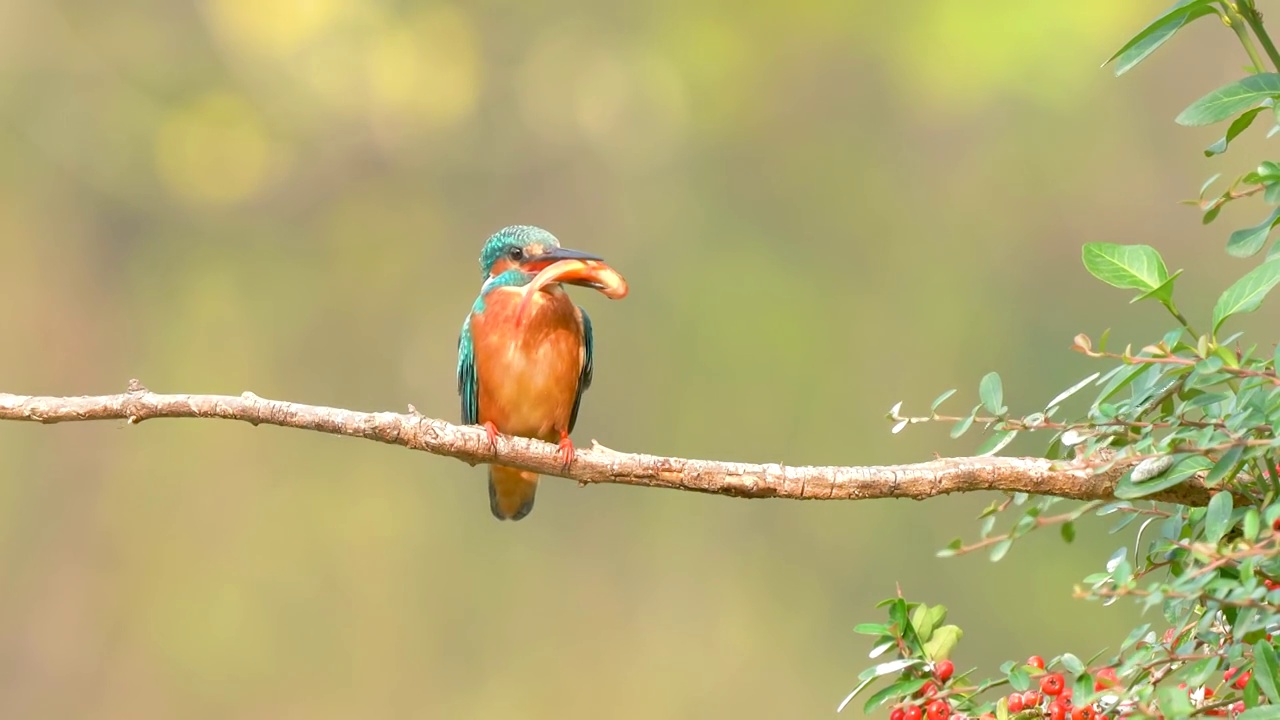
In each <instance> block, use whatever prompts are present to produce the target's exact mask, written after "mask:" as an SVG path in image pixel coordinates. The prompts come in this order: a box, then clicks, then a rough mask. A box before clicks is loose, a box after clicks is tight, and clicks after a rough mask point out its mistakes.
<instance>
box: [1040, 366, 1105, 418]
mask: <svg viewBox="0 0 1280 720" xmlns="http://www.w3.org/2000/svg"><path fill="white" fill-rule="evenodd" d="M1101 374H1102V373H1101V372H1095V373H1094V374H1092V375H1090V376H1089V377H1087V378H1085V379H1083V380H1081V381H1080V382H1078V383H1076V384H1075V385H1072V386H1071V387H1069V388H1067V389H1066V390H1063V391H1062V392H1060V393H1058V394H1057V395H1056V396H1054V398H1053V399H1052V400H1050V401H1049V403H1048V404H1047V405H1045V406H1044V409H1045V412H1048V411H1050V410H1052V409H1053V408H1056V407H1057V406H1058V405H1059V404H1061V403H1062V401H1064V400H1066V399H1067V398H1069V397H1071V396H1072V395H1075V394H1076V393H1077V392H1079V391H1080V390H1082V389H1083V388H1084V386H1086V385H1088V384H1089V383H1091V382H1093V381H1094V380H1097V379H1098V376H1099V375H1101Z"/></svg>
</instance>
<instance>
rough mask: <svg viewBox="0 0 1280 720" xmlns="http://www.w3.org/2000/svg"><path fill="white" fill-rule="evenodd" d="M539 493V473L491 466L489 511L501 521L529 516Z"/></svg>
mask: <svg viewBox="0 0 1280 720" xmlns="http://www.w3.org/2000/svg"><path fill="white" fill-rule="evenodd" d="M537 492H538V473H536V472H529V471H528V470H517V469H515V468H511V467H505V466H503V465H490V466H489V510H490V511H491V512H492V513H493V516H494V517H496V518H498V519H499V520H519V519H521V518H523V517H524V516H525V515H528V514H529V511H530V510H533V499H534V495H535V494H536V493H537Z"/></svg>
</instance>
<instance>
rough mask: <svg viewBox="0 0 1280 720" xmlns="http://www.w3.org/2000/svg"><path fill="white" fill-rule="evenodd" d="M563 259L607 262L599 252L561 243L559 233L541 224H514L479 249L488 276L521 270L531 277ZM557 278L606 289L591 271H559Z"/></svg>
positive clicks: (481, 266)
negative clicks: (595, 253)
mask: <svg viewBox="0 0 1280 720" xmlns="http://www.w3.org/2000/svg"><path fill="white" fill-rule="evenodd" d="M561 260H577V261H580V262H582V263H591V264H595V263H600V264H603V263H604V260H603V258H600V257H599V256H596V255H590V254H588V253H584V252H579V251H577V250H569V249H568V248H562V247H560V241H559V240H557V239H556V236H555V235H552V234H551V233H549V232H547V231H546V230H543V229H542V228H539V227H534V226H532V225H512V226H510V227H505V228H503V229H501V230H499V231H498V232H496V233H494V234H493V236H492V237H490V238H489V239H488V240H487V241H485V244H484V249H483V250H481V251H480V271H481V273H482V274H483V275H484V276H485V277H486V278H496V277H498V276H499V275H502V274H503V273H505V272H509V271H511V270H519V271H521V272H523V273H526V274H527V275H529V276H530V277H532V276H535V275H537V274H538V273H539V272H541V271H543V270H545V269H546V268H548V267H550V266H551V265H554V264H555V263H557V262H560V261H561ZM556 281H557V282H567V283H571V284H573V285H581V286H583V287H589V288H593V289H595V290H603V289H604V288H603V286H602V284H601V283H600V282H599V280H598V279H596V278H595V277H594V276H593V275H592V274H591V273H578V274H560V275H558V276H557V278H556Z"/></svg>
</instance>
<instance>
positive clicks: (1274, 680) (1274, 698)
mask: <svg viewBox="0 0 1280 720" xmlns="http://www.w3.org/2000/svg"><path fill="white" fill-rule="evenodd" d="M1253 679H1254V680H1257V681H1258V687H1259V688H1261V689H1262V692H1264V693H1266V694H1267V698H1268V699H1270V700H1271V702H1273V703H1280V689H1277V685H1280V676H1278V675H1277V674H1276V651H1275V648H1272V647H1271V643H1269V642H1267V641H1266V640H1259V641H1258V644H1257V645H1254V646H1253Z"/></svg>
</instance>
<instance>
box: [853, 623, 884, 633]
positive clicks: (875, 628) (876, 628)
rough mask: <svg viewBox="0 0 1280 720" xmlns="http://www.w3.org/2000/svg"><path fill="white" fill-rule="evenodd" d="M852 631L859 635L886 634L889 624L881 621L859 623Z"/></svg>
mask: <svg viewBox="0 0 1280 720" xmlns="http://www.w3.org/2000/svg"><path fill="white" fill-rule="evenodd" d="M853 631H854V632H856V633H858V634H859V635H888V634H889V626H888V625H885V624H883V623H859V624H857V625H855V626H854V628H853Z"/></svg>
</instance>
